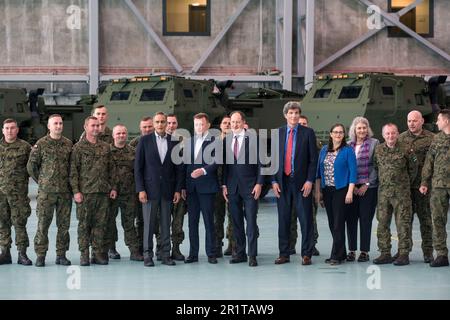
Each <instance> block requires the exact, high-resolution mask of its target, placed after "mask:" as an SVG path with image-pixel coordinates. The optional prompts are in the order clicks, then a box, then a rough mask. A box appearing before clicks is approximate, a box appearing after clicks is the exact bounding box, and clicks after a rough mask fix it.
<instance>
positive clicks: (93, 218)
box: [77, 193, 109, 253]
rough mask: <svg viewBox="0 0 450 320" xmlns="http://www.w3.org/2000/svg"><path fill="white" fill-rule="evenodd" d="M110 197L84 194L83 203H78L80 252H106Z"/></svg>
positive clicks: (104, 194) (100, 194)
mask: <svg viewBox="0 0 450 320" xmlns="http://www.w3.org/2000/svg"><path fill="white" fill-rule="evenodd" d="M108 210H109V197H108V194H107V193H83V202H82V203H77V219H78V247H79V250H80V252H84V251H87V250H89V244H90V243H92V250H93V251H94V252H95V253H101V252H102V250H104V237H105V230H106V225H107V222H108V218H107V217H108Z"/></svg>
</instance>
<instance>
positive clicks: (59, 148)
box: [27, 114, 72, 267]
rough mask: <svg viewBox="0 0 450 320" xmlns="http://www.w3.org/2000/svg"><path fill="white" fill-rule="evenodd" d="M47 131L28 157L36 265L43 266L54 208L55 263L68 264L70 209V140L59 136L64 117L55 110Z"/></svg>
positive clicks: (49, 119)
mask: <svg viewBox="0 0 450 320" xmlns="http://www.w3.org/2000/svg"><path fill="white" fill-rule="evenodd" d="M47 127H48V129H49V134H48V135H47V136H45V137H43V138H41V139H39V140H38V142H37V143H36V145H35V146H34V147H33V148H32V150H31V154H30V158H29V159H28V164H27V169H28V173H29V175H30V176H31V177H32V178H33V180H34V181H36V182H37V183H38V186H39V189H38V196H37V206H36V215H37V217H38V223H37V231H36V236H35V238H34V251H35V252H36V255H37V259H36V264H35V266H36V267H44V266H45V255H46V254H47V251H48V228H49V227H50V224H51V223H52V219H53V212H54V211H55V209H56V226H57V227H58V233H57V236H56V264H60V265H64V266H68V265H70V264H71V263H70V261H69V260H68V259H67V258H66V252H67V250H69V242H70V237H69V227H70V213H71V211H72V194H71V192H70V185H69V172H70V153H71V152H72V141H70V140H69V139H67V138H65V137H63V136H62V132H63V120H62V117H61V116H60V115H58V114H54V115H51V116H50V117H49V118H48V125H47Z"/></svg>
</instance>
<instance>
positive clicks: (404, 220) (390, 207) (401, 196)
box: [377, 189, 411, 255]
mask: <svg viewBox="0 0 450 320" xmlns="http://www.w3.org/2000/svg"><path fill="white" fill-rule="evenodd" d="M401 191H402V193H400V192H399V193H398V194H392V193H389V195H388V194H387V192H386V194H383V193H382V192H380V191H378V209H377V219H378V229H377V237H378V248H379V250H380V251H381V253H382V254H390V253H391V248H392V245H391V220H392V215H394V217H395V225H396V226H397V235H398V251H399V253H400V254H402V255H406V254H409V251H410V248H411V237H410V236H411V232H410V227H411V197H410V194H409V189H408V190H401Z"/></svg>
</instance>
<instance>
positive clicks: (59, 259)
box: [55, 254, 89, 266]
mask: <svg viewBox="0 0 450 320" xmlns="http://www.w3.org/2000/svg"><path fill="white" fill-rule="evenodd" d="M88 256H89V255H88ZM55 263H56V264H60V265H62V266H70V265H71V264H72V262H70V260H69V259H67V258H66V254H62V255H59V256H56V260H55Z"/></svg>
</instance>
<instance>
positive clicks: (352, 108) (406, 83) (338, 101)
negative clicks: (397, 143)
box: [302, 73, 448, 142]
mask: <svg viewBox="0 0 450 320" xmlns="http://www.w3.org/2000/svg"><path fill="white" fill-rule="evenodd" d="M445 80H446V77H445V76H443V77H442V76H439V77H433V78H431V79H430V80H429V81H428V82H427V81H425V80H424V79H423V78H422V77H416V76H396V75H394V74H389V73H362V74H354V73H350V74H340V75H321V76H318V77H317V78H316V79H315V82H314V85H313V86H312V88H311V89H310V90H309V91H308V93H307V94H306V96H305V97H304V99H303V102H302V114H304V115H306V116H307V117H308V118H309V123H310V126H311V127H312V128H314V130H315V131H316V135H317V136H318V138H319V139H320V140H321V141H323V142H326V141H327V140H328V137H329V130H330V127H331V126H332V125H333V124H334V123H342V124H343V125H345V126H346V127H347V129H348V128H349V126H350V124H351V122H352V120H353V118H355V117H356V116H363V117H366V118H367V119H368V120H369V122H370V126H371V127H372V130H373V131H374V134H375V137H377V138H378V139H382V137H381V128H382V126H383V125H384V124H386V123H388V122H393V123H395V124H396V125H398V127H399V130H400V132H402V131H404V130H406V129H407V122H406V118H407V114H408V113H409V112H410V111H412V110H418V111H420V112H421V113H422V114H423V115H424V118H425V122H426V127H427V128H428V129H431V130H435V127H434V124H433V122H434V121H435V116H436V112H437V111H438V110H439V106H440V107H446V106H445V104H446V103H448V101H447V102H446V101H445V100H446V95H445V93H444V92H443V91H444V90H443V87H442V84H443V83H444V82H445ZM447 107H448V106H447Z"/></svg>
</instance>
